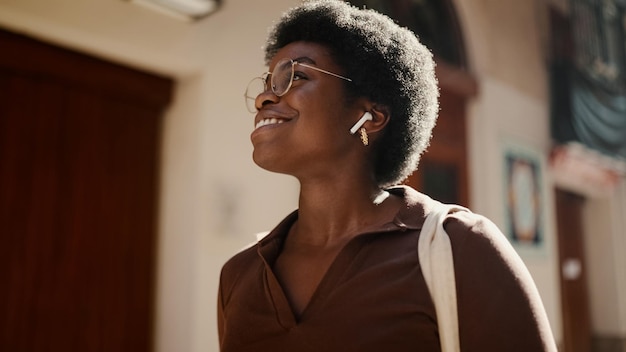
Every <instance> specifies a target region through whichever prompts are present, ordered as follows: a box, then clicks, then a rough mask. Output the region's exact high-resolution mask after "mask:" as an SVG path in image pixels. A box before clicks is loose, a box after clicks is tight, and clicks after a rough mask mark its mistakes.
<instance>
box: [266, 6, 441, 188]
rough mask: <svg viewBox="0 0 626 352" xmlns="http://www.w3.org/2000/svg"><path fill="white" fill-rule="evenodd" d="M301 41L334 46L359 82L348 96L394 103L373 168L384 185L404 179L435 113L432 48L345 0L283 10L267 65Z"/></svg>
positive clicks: (422, 147)
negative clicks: (286, 49) (284, 11)
mask: <svg viewBox="0 0 626 352" xmlns="http://www.w3.org/2000/svg"><path fill="white" fill-rule="evenodd" d="M297 41H306V42H314V43H318V44H321V45H324V46H326V47H327V48H329V49H330V50H331V53H332V55H333V58H334V59H335V60H336V62H337V63H338V64H339V65H340V66H341V67H342V68H343V69H344V70H345V71H344V72H345V74H346V76H348V77H350V78H351V79H352V80H353V83H354V84H349V85H347V87H348V91H349V94H350V95H351V96H354V97H366V98H368V99H370V100H371V101H373V102H375V103H377V104H382V105H384V106H386V107H387V108H388V109H389V111H390V120H389V123H388V124H387V126H386V127H385V129H384V130H383V132H382V134H381V136H380V137H379V139H378V140H377V143H376V146H374V147H375V149H374V156H373V157H374V163H373V165H374V174H375V177H376V181H377V183H378V185H379V187H381V188H385V187H389V186H392V185H395V184H398V183H400V182H402V181H403V180H404V179H406V178H407V177H408V176H409V175H410V174H411V173H412V172H413V171H415V169H417V165H418V163H419V160H420V156H421V154H422V153H423V152H424V150H425V149H426V148H427V147H428V144H429V142H430V138H431V133H432V129H433V127H434V125H435V122H436V119H437V113H438V109H439V104H438V97H439V89H438V85H437V79H436V77H435V63H434V60H433V56H432V53H431V52H430V51H429V50H428V48H426V47H425V46H424V45H423V44H421V43H420V42H419V40H418V38H417V36H416V35H415V34H414V33H413V32H411V31H410V30H408V29H406V28H402V27H400V26H398V25H397V24H396V23H395V22H394V21H393V20H392V19H390V18H389V17H387V16H385V15H383V14H380V13H378V12H376V11H374V10H370V9H359V8H356V7H354V6H352V5H350V4H348V3H346V2H343V1H340V0H313V1H305V2H303V3H302V4H301V5H299V6H297V7H294V8H292V9H290V10H288V11H287V12H286V13H284V14H283V16H282V17H281V18H280V19H279V21H278V22H277V23H276V24H275V25H274V26H273V28H271V30H270V34H269V37H268V39H267V43H266V45H265V61H266V63H269V61H271V59H272V58H273V57H274V55H275V54H276V53H277V52H278V51H279V50H280V49H281V48H282V47H284V46H286V45H288V44H290V43H292V42H297Z"/></svg>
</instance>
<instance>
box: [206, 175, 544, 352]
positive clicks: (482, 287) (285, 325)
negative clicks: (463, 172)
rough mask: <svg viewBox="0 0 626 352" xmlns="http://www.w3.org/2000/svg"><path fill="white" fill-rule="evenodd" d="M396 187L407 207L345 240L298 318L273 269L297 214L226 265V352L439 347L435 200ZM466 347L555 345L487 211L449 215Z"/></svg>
mask: <svg viewBox="0 0 626 352" xmlns="http://www.w3.org/2000/svg"><path fill="white" fill-rule="evenodd" d="M390 191H391V192H393V193H395V194H398V195H401V196H403V197H404V199H405V202H406V205H407V206H406V208H403V209H402V210H400V211H399V212H398V214H397V215H396V217H395V219H394V220H393V221H392V222H390V223H388V224H385V225H383V226H381V227H380V228H379V229H377V230H376V231H372V232H368V233H363V234H360V235H358V236H356V237H355V238H353V239H352V240H351V241H350V242H348V243H347V244H346V246H345V247H344V248H343V249H342V250H341V252H340V253H339V254H338V255H337V257H336V259H335V261H334V262H333V263H332V265H331V266H330V268H329V269H328V271H327V272H326V274H325V276H324V278H323V279H322V281H321V282H320V284H319V286H318V287H317V289H316V291H315V293H314V294H313V297H312V298H311V301H310V303H309V304H308V306H307V307H306V309H305V310H304V311H303V312H302V314H301V316H300V317H299V318H298V319H296V317H295V315H294V314H293V312H292V309H291V307H290V305H289V302H288V300H287V298H286V296H285V293H284V292H283V290H282V288H281V286H280V283H279V282H278V280H277V279H276V277H275V275H274V273H273V272H272V265H273V263H274V261H275V260H276V258H277V257H278V255H279V253H280V249H281V244H282V242H283V240H284V238H285V236H286V235H287V233H288V231H289V228H290V227H291V225H292V224H293V223H294V222H295V221H296V219H297V217H298V214H297V212H294V213H292V214H290V215H289V216H288V217H287V218H285V219H284V220H283V221H282V222H281V223H280V224H279V225H278V226H277V227H276V228H275V229H274V230H273V231H272V232H271V233H270V234H269V235H268V236H267V237H265V238H264V239H263V240H261V241H260V242H259V243H258V244H256V245H255V246H253V247H251V248H248V249H246V250H244V251H242V252H240V253H238V254H237V255H235V256H234V257H233V258H231V259H230V260H229V261H228V262H227V263H226V264H225V265H224V267H223V268H222V274H221V279H220V289H219V295H218V329H219V341H220V349H221V351H223V352H231V351H257V352H262V351H272V352H275V351H297V352H304V351H342V352H347V351H359V352H367V351H398V352H400V351H412V352H415V351H424V352H431V351H432V352H435V351H440V348H439V339H438V332H437V320H436V316H435V310H434V306H433V303H432V300H431V298H430V295H429V293H428V289H427V287H426V283H425V282H424V278H423V276H422V273H421V270H420V266H419V262H418V258H417V240H418V237H419V230H420V229H421V226H422V223H423V221H424V214H425V213H428V211H429V209H430V208H431V207H432V206H433V200H432V199H430V198H428V197H427V196H425V195H423V194H421V193H418V192H416V191H415V190H413V189H411V188H408V187H398V188H394V189H392V190H390ZM445 228H446V231H447V232H448V235H449V236H450V240H451V243H452V250H453V255H454V266H455V273H456V281H457V299H458V308H459V309H458V311H459V333H460V341H461V350H462V351H464V352H469V351H509V352H510V351H520V352H522V351H523V352H528V351H556V347H555V345H554V341H553V338H552V333H551V331H550V327H549V325H548V321H547V318H546V315H545V312H544V310H543V306H542V303H541V300H540V298H539V296H538V293H537V291H536V288H535V285H534V283H533V281H532V279H531V277H530V275H529V273H528V271H527V270H526V268H525V266H524V264H523V263H522V261H521V260H520V259H519V257H518V256H517V254H516V253H515V251H514V250H513V249H512V247H511V246H510V244H509V243H508V242H507V240H506V239H505V238H504V236H503V235H502V234H501V232H500V231H499V230H498V229H497V228H496V226H495V225H494V224H493V223H491V222H490V221H489V220H487V219H486V218H484V217H482V216H479V215H476V214H472V213H469V212H462V213H457V214H454V215H452V216H450V217H449V219H448V220H447V222H446V226H445Z"/></svg>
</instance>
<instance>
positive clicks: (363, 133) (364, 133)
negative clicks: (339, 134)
mask: <svg viewBox="0 0 626 352" xmlns="http://www.w3.org/2000/svg"><path fill="white" fill-rule="evenodd" d="M360 132H361V142H363V145H364V146H367V145H368V144H370V140H369V138H368V136H367V130H366V129H365V127H361V130H360Z"/></svg>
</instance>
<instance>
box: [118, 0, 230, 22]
mask: <svg viewBox="0 0 626 352" xmlns="http://www.w3.org/2000/svg"><path fill="white" fill-rule="evenodd" d="M129 1H130V2H131V3H135V4H138V5H142V6H144V7H147V8H149V9H152V10H155V11H158V12H161V13H163V14H166V15H169V16H172V17H175V18H178V19H182V20H185V21H195V20H199V19H201V18H204V17H206V16H208V15H210V14H211V13H213V12H215V11H216V10H217V9H218V7H219V5H220V3H221V1H220V0H129Z"/></svg>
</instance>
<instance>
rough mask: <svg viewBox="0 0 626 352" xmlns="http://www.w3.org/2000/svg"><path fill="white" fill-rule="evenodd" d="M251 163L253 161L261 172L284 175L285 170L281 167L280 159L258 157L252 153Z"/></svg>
mask: <svg viewBox="0 0 626 352" xmlns="http://www.w3.org/2000/svg"><path fill="white" fill-rule="evenodd" d="M252 161H254V163H255V164H256V165H257V166H258V167H260V168H261V169H263V170H266V171H270V172H276V173H279V174H286V173H287V172H286V170H285V169H284V168H283V167H281V164H282V163H281V161H283V160H281V157H280V156H278V157H267V156H265V157H261V156H260V155H258V153H256V152H253V153H252Z"/></svg>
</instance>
